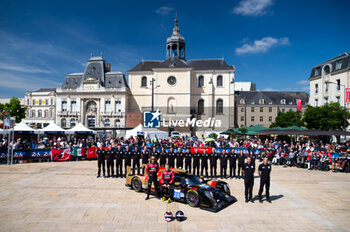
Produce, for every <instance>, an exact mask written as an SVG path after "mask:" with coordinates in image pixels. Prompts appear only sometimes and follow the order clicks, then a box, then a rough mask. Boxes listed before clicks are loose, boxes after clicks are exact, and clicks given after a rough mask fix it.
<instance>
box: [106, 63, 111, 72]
mask: <svg viewBox="0 0 350 232" xmlns="http://www.w3.org/2000/svg"><path fill="white" fill-rule="evenodd" d="M110 71H111V63H107V64H106V72H110Z"/></svg>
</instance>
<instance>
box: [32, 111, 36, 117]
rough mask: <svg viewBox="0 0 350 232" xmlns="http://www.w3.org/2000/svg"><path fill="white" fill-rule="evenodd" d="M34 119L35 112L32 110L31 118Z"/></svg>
mask: <svg viewBox="0 0 350 232" xmlns="http://www.w3.org/2000/svg"><path fill="white" fill-rule="evenodd" d="M35 117H36V111H35V110H32V118H35Z"/></svg>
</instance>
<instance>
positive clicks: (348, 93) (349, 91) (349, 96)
mask: <svg viewBox="0 0 350 232" xmlns="http://www.w3.org/2000/svg"><path fill="white" fill-rule="evenodd" d="M345 95H346V101H345V102H346V103H349V102H350V88H346V89H345Z"/></svg>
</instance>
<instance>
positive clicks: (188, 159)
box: [185, 148, 192, 173]
mask: <svg viewBox="0 0 350 232" xmlns="http://www.w3.org/2000/svg"><path fill="white" fill-rule="evenodd" d="M191 161H192V153H191V152H190V150H189V149H188V148H187V149H186V154H185V169H186V171H188V172H189V173H191V171H192V169H191V166H192V165H191Z"/></svg>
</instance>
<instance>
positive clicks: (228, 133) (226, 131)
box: [220, 129, 237, 135]
mask: <svg viewBox="0 0 350 232" xmlns="http://www.w3.org/2000/svg"><path fill="white" fill-rule="evenodd" d="M232 133H233V134H237V132H236V131H234V130H233V129H228V130H225V131H223V132H220V134H223V135H230V134H232Z"/></svg>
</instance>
